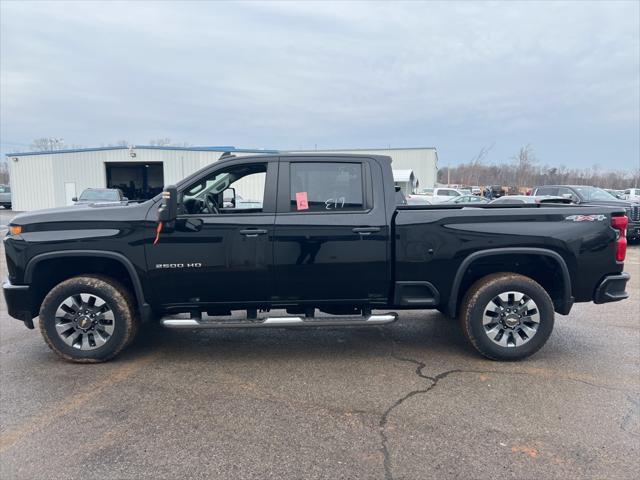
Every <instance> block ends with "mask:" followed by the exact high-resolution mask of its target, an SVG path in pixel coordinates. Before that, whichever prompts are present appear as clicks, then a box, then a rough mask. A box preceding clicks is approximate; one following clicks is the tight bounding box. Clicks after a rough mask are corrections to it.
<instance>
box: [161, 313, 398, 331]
mask: <svg viewBox="0 0 640 480" xmlns="http://www.w3.org/2000/svg"><path fill="white" fill-rule="evenodd" d="M397 319H398V314H396V313H384V314H379V315H369V316H368V317H362V316H359V317H320V318H318V317H312V318H307V317H266V318H264V319H258V320H240V321H239V320H223V321H208V320H196V319H194V318H163V319H162V320H160V323H161V324H162V325H163V326H165V327H167V328H173V329H206V328H268V327H272V328H274V327H344V326H350V327H356V326H370V325H385V324H387V323H392V322H395V321H396V320H397Z"/></svg>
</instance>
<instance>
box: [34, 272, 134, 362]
mask: <svg viewBox="0 0 640 480" xmlns="http://www.w3.org/2000/svg"><path fill="white" fill-rule="evenodd" d="M137 324H138V319H137V317H136V315H135V313H134V309H133V301H132V299H131V295H130V294H129V293H128V292H127V290H126V289H125V288H124V287H123V286H122V285H120V284H119V283H118V282H116V281H115V280H112V279H110V278H107V277H101V276H93V275H86V276H81V277H73V278H70V279H68V280H65V281H63V282H61V283H59V284H58V285H56V286H55V287H54V288H53V289H52V290H51V291H50V292H49V294H48V295H47V296H46V297H45V299H44V301H43V302H42V307H41V308H40V331H41V332H42V335H43V337H44V339H45V341H46V342H47V345H49V347H50V348H51V349H52V350H53V351H54V352H56V353H57V354H58V355H60V356H61V357H62V358H64V359H65V360H69V361H72V362H79V363H95V362H104V361H107V360H109V359H111V358H113V357H115V356H116V355H117V354H118V353H120V351H122V349H123V348H124V347H126V346H127V345H128V344H129V343H130V342H131V340H132V339H133V337H134V335H135V331H136V327H137Z"/></svg>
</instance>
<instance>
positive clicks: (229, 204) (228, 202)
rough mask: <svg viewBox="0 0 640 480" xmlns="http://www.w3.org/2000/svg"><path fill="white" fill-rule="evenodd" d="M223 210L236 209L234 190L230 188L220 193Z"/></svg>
mask: <svg viewBox="0 0 640 480" xmlns="http://www.w3.org/2000/svg"><path fill="white" fill-rule="evenodd" d="M222 202H223V207H224V208H236V189H235V188H233V187H231V188H227V189H226V190H225V191H224V192H222Z"/></svg>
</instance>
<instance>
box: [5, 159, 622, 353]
mask: <svg viewBox="0 0 640 480" xmlns="http://www.w3.org/2000/svg"><path fill="white" fill-rule="evenodd" d="M243 179H246V182H243V181H242V180H243ZM258 181H260V182H262V186H263V187H264V194H263V199H264V201H263V206H262V208H259V209H250V210H247V209H243V210H236V209H235V208H227V207H224V206H223V203H224V198H225V197H227V199H229V198H230V197H233V195H235V194H236V190H237V191H238V192H237V193H239V194H244V193H245V192H244V191H242V189H241V187H242V185H248V184H249V185H254V184H255V183H256V182H258ZM203 190H204V191H205V192H206V193H205V195H204V196H197V195H198V192H202V191H203ZM247 195H248V194H247ZM395 196H396V192H395V188H394V181H393V174H392V171H391V159H390V158H389V157H387V156H378V155H347V154H334V155H328V154H322V155H306V156H301V155H299V154H296V155H266V156H255V157H241V158H238V157H234V156H227V157H224V158H223V159H221V160H219V161H217V162H215V163H214V164H212V165H210V166H207V167H205V168H203V169H202V170H200V171H198V172H196V173H194V174H193V175H191V176H189V177H187V178H186V179H184V180H182V181H181V182H179V183H178V184H177V185H175V186H168V187H166V188H165V190H164V191H163V192H162V194H161V195H158V196H157V197H155V198H153V199H151V200H148V201H145V202H142V203H138V204H128V205H126V206H125V205H117V204H114V205H109V206H102V207H101V206H99V205H96V204H85V205H80V206H74V207H66V208H60V209H55V210H44V211H34V212H29V213H23V214H21V215H17V216H16V217H14V218H13V219H12V220H11V222H10V224H9V230H8V234H7V236H6V238H5V240H4V244H5V254H6V256H7V262H6V264H7V266H8V272H9V278H8V281H7V282H6V283H5V284H4V285H3V290H4V295H5V298H6V304H7V310H8V312H9V314H10V315H11V316H12V317H14V318H17V319H19V320H21V321H23V322H24V324H25V325H26V326H27V327H28V328H34V325H33V318H34V317H36V316H39V317H40V320H39V326H40V331H41V333H42V334H43V336H44V338H45V340H46V343H47V344H48V346H49V347H51V349H52V350H54V351H55V352H56V353H57V354H59V355H60V356H61V357H62V358H64V359H67V360H71V361H75V362H99V361H105V360H108V359H110V358H113V357H114V356H116V355H117V354H118V353H120V352H121V351H122V350H123V348H125V347H126V346H127V345H129V344H130V343H131V341H132V340H133V338H134V334H135V332H136V331H137V327H138V324H139V323H140V322H154V321H157V322H158V323H159V324H160V325H163V326H165V327H167V328H174V329H178V328H188V329H211V328H256V327H296V326H298V327H305V326H332V327H336V326H353V325H360V326H371V325H382V324H387V323H391V322H393V321H395V320H396V318H397V315H396V314H395V313H393V311H392V310H393V309H403V310H406V309H420V310H422V309H429V308H432V309H439V310H440V311H442V312H443V313H445V314H446V315H448V316H450V317H458V319H459V321H460V322H461V324H462V330H463V332H464V335H465V336H466V337H467V338H468V339H469V341H470V345H472V346H473V347H474V348H476V349H477V350H478V352H480V353H481V354H482V355H485V356H486V357H488V358H492V359H497V360H516V359H522V358H524V357H527V356H529V355H531V354H533V353H535V352H536V351H537V350H539V349H540V348H541V347H542V346H543V345H544V344H545V342H546V341H547V339H548V338H549V336H550V335H551V332H552V330H553V325H554V312H558V313H560V314H563V315H566V314H568V313H569V312H570V311H571V308H572V306H573V304H574V302H595V303H605V302H614V301H618V300H623V299H625V298H627V297H628V294H627V293H626V291H625V288H626V284H627V281H628V280H629V275H628V274H627V273H624V271H623V270H624V260H625V254H626V237H625V229H626V225H627V218H626V216H625V214H624V213H625V211H624V208H621V207H606V206H575V205H548V206H545V205H541V204H538V205H506V206H497V205H479V206H478V208H467V209H465V208H464V205H455V204H442V205H425V206H415V205H411V206H410V205H405V206H398V205H396V197H395ZM98 208H99V209H100V212H99V214H98V212H97V209H98ZM485 209H486V210H485ZM43 238H46V239H47V240H46V241H42V240H43ZM275 309H286V311H287V314H286V315H283V314H278V313H271V312H273V310H275ZM318 309H320V310H321V311H323V312H325V313H327V314H329V315H330V316H328V317H327V316H316V315H315V313H316V311H317V310H318ZM233 310H246V317H245V318H241V319H234V320H228V319H226V318H224V317H225V316H227V315H229V313H230V312H231V311H233ZM374 310H378V311H379V310H383V311H385V313H374ZM386 312H389V313H386ZM179 313H180V314H185V315H183V316H178V317H176V315H175V314H179ZM187 315H188V316H187ZM205 315H207V318H205ZM220 317H223V318H220ZM147 328H151V326H149V327H147Z"/></svg>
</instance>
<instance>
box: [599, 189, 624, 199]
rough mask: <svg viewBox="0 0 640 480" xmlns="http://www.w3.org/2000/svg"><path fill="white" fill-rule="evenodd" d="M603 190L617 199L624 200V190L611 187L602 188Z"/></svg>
mask: <svg viewBox="0 0 640 480" xmlns="http://www.w3.org/2000/svg"><path fill="white" fill-rule="evenodd" d="M604 191H605V192H607V193H608V194H609V195H611V196H613V197H615V198H617V199H618V200H624V199H625V198H624V190H613V189H611V188H605V189H604Z"/></svg>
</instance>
